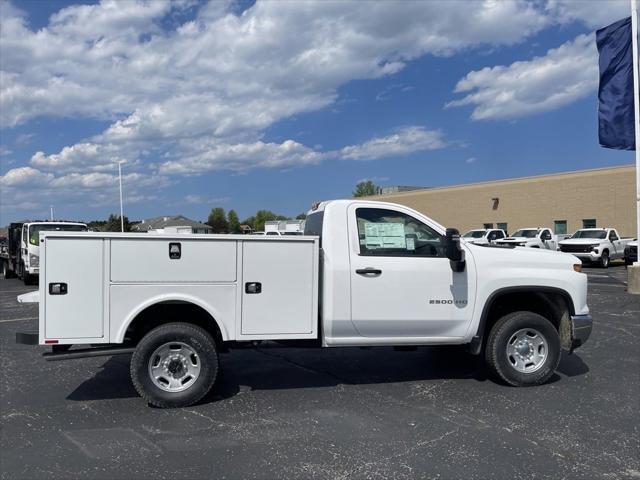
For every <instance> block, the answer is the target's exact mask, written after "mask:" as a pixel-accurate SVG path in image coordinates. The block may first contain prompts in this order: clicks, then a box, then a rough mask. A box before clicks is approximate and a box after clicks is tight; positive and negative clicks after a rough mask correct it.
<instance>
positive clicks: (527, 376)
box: [486, 312, 561, 386]
mask: <svg viewBox="0 0 640 480" xmlns="http://www.w3.org/2000/svg"><path fill="white" fill-rule="evenodd" d="M525 328H531V329H534V330H537V331H538V332H539V333H540V334H541V335H542V336H543V337H544V339H545V342H546V345H547V358H546V359H545V361H544V363H543V365H542V366H541V367H540V368H539V369H538V370H536V371H535V372H532V373H523V372H519V371H517V370H516V369H515V368H514V367H513V366H512V365H511V363H510V362H509V360H508V358H507V354H506V350H507V344H508V342H509V339H510V338H511V336H512V335H513V334H514V333H516V332H517V331H518V330H521V329H525ZM560 355H561V344H560V337H559V335H558V331H557V330H556V329H555V327H554V326H553V325H552V324H551V322H549V320H547V319H546V318H544V317H543V316H541V315H538V314H536V313H533V312H515V313H511V314H509V315H506V316H505V317H503V318H501V319H500V320H498V322H496V324H495V325H494V327H493V328H492V330H491V334H490V337H489V341H488V342H487V351H486V357H487V362H488V363H489V366H490V367H491V368H492V369H493V370H494V372H495V373H496V374H497V375H498V376H499V377H500V378H501V379H502V380H503V381H505V382H506V383H508V384H509V385H513V386H533V385H540V384H542V383H544V382H546V381H547V380H549V379H550V378H551V376H552V375H553V374H554V372H555V370H556V368H557V366H558V363H559V362H560Z"/></svg>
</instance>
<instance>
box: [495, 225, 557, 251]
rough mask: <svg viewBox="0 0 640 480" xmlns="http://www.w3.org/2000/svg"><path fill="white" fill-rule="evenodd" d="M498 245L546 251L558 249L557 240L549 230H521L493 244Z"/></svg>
mask: <svg viewBox="0 0 640 480" xmlns="http://www.w3.org/2000/svg"><path fill="white" fill-rule="evenodd" d="M495 243H496V244H498V245H506V246H508V245H512V246H516V247H531V248H544V249H546V250H557V249H558V238H557V237H556V235H554V234H553V233H551V229H550V228H541V227H538V228H521V229H520V230H516V231H515V232H513V233H512V234H511V236H510V237H507V238H504V239H502V240H498V241H497V242H495Z"/></svg>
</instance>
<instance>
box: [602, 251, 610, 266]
mask: <svg viewBox="0 0 640 480" xmlns="http://www.w3.org/2000/svg"><path fill="white" fill-rule="evenodd" d="M609 263H611V259H610V258H609V250H604V251H603V252H602V255H601V256H600V266H601V267H602V268H609Z"/></svg>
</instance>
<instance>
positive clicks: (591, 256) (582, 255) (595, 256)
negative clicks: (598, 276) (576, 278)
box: [561, 250, 601, 263]
mask: <svg viewBox="0 0 640 480" xmlns="http://www.w3.org/2000/svg"><path fill="white" fill-rule="evenodd" d="M561 251H562V250H561ZM564 253H570V254H571V255H573V256H574V257H578V258H579V259H580V260H585V261H587V262H592V263H594V262H599V261H600V255H601V254H600V253H596V252H564Z"/></svg>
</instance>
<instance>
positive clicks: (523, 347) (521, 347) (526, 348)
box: [516, 342, 531, 357]
mask: <svg viewBox="0 0 640 480" xmlns="http://www.w3.org/2000/svg"><path fill="white" fill-rule="evenodd" d="M516 353H517V354H518V355H521V356H523V357H526V356H528V355H529V354H530V353H531V345H529V343H528V342H521V343H518V345H516Z"/></svg>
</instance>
